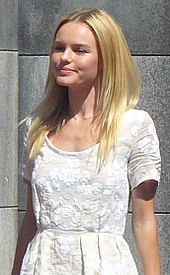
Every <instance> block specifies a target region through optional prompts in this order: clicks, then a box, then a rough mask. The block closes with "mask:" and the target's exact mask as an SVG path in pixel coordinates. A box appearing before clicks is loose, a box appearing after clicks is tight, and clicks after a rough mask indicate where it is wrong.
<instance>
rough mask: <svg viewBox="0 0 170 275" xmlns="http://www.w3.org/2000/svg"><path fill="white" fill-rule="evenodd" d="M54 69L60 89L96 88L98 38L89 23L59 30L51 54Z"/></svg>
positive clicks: (68, 24) (70, 25)
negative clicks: (96, 38)
mask: <svg viewBox="0 0 170 275" xmlns="http://www.w3.org/2000/svg"><path fill="white" fill-rule="evenodd" d="M52 69H53V73H54V76H55V78H56V81H57V83H58V84H59V85H61V86H68V87H74V86H77V85H79V86H80V85H81V84H82V85H86V84H87V85H89V84H90V85H95V83H96V81H97V75H98V50H97V45H96V40H95V37H94V35H93V33H92V31H91V30H90V29H89V28H88V26H87V25H86V24H84V23H80V22H69V23H66V24H64V25H63V26H62V27H61V28H60V29H59V30H58V32H57V35H56V39H55V42H54V47H53V53H52Z"/></svg>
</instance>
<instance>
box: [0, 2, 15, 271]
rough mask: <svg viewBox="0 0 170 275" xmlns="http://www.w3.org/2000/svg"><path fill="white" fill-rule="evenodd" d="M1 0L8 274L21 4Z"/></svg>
mask: <svg viewBox="0 0 170 275" xmlns="http://www.w3.org/2000/svg"><path fill="white" fill-rule="evenodd" d="M17 2H18V1H16V0H13V1H11V0H7V1H6V0H0V274H1V275H9V274H10V272H11V267H12V261H13V257H14V252H15V245H16V238H17V232H18V229H17V228H18V225H17V216H18V198H17V185H18V181H17V166H18V163H17V147H18V146H17V143H18V141H17V136H18V134H17V133H18V130H17V120H18V118H17V115H18V52H17V48H18V46H17V29H18V5H17Z"/></svg>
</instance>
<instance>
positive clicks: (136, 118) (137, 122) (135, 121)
mask: <svg viewBox="0 0 170 275" xmlns="http://www.w3.org/2000/svg"><path fill="white" fill-rule="evenodd" d="M122 123H123V124H126V125H127V126H128V127H133V126H138V127H140V126H141V127H142V126H144V125H149V124H153V120H152V118H151V116H150V115H149V113H148V112H146V111H144V110H138V109H129V110H128V111H126V112H125V113H124V114H123V118H122Z"/></svg>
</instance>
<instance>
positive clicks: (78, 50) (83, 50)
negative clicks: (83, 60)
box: [74, 48, 87, 55]
mask: <svg viewBox="0 0 170 275" xmlns="http://www.w3.org/2000/svg"><path fill="white" fill-rule="evenodd" d="M74 51H75V52H76V54H78V55H84V54H86V53H87V51H86V50H85V49H83V48H76V49H74Z"/></svg>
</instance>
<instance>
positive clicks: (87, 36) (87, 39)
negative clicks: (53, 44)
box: [55, 22, 96, 45]
mask: <svg viewBox="0 0 170 275" xmlns="http://www.w3.org/2000/svg"><path fill="white" fill-rule="evenodd" d="M55 40H59V41H61V42H67V41H73V42H74V43H83V42H84V43H90V44H93V45H96V39H95V36H94V34H93V32H92V31H91V30H90V28H89V27H88V26H87V25H86V24H85V23H81V22H68V23H66V24H64V25H63V26H61V28H60V29H59V30H58V32H57V33H56V38H55Z"/></svg>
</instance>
